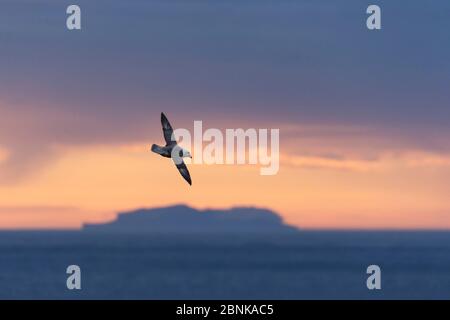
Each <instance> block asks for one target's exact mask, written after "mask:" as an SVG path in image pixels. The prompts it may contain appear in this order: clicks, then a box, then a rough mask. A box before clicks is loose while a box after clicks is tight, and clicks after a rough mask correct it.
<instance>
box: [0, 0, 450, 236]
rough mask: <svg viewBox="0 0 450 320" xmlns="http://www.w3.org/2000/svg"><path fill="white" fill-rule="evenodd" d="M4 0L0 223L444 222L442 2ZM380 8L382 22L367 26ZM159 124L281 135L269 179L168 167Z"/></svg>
mask: <svg viewBox="0 0 450 320" xmlns="http://www.w3.org/2000/svg"><path fill="white" fill-rule="evenodd" d="M73 3H75V2H73V1H70V2H69V1H56V0H55V1H50V0H42V1H35V0H14V1H12V0H3V1H2V10H1V11H0V229H30V228H79V227H80V226H81V225H82V224H83V223H87V222H102V221H109V220H111V219H113V218H114V216H115V214H116V213H117V212H119V211H124V210H129V209H134V208H140V207H155V206H165V205H172V204H178V203H186V204H188V205H191V206H194V207H196V208H216V207H217V208H227V207H231V206H241V205H244V206H261V207H266V208H270V209H273V210H275V211H276V212H278V213H279V214H280V215H282V217H283V219H284V220H285V221H286V222H287V223H291V224H294V225H296V226H298V227H300V228H319V229H323V228H345V229H380V228H381V229H386V228H387V229H442V228H444V229H448V228H450V202H449V201H448V199H449V198H450V139H449V138H450V93H449V88H450V59H449V58H448V57H450V42H449V41H448V40H449V30H450V20H449V19H448V13H449V12H450V3H449V2H448V1H444V0H437V1H433V3H431V4H430V3H429V2H426V1H417V0H414V1H372V2H369V1H360V0H350V1H345V2H343V1H342V2H341V1H339V2H338V1H331V0H330V1H320V2H319V1H306V0H295V1H294V0H292V1H290V0H281V1H280V0H277V1H268V0H258V1H256V0H239V1H238V0H227V1H211V0H189V1H186V0H159V1H153V0H150V1H143V0H136V1H133V2H129V1H118V0H110V1H106V0H105V1H102V0H98V1H76V4H78V5H79V6H80V7H81V17H82V18H81V19H82V22H81V24H82V30H80V31H69V30H67V29H66V18H67V14H66V12H65V11H66V8H67V6H68V5H70V4H73ZM370 4H378V5H379V6H380V7H381V10H382V29H381V30H377V31H369V30H368V29H367V28H366V18H367V16H368V15H367V14H366V8H367V6H368V5H370ZM161 112H164V113H165V114H166V115H167V116H168V118H169V119H170V121H171V122H172V125H173V126H174V127H182V128H187V129H192V128H193V122H194V120H202V121H203V126H204V127H205V128H220V129H225V128H245V129H246V128H256V129H257V128H279V129H280V170H279V172H278V174H277V175H274V176H261V175H259V166H254V165H239V166H237V165H234V166H232V165H205V164H203V165H200V164H192V165H189V170H190V172H191V176H192V179H193V186H192V187H189V186H188V185H187V184H186V182H185V181H183V180H182V179H181V177H180V176H179V174H178V172H177V171H176V169H174V167H173V164H172V163H170V161H169V160H167V159H164V158H162V157H159V156H157V155H155V154H153V153H151V152H150V151H149V148H150V145H151V144H152V143H159V144H163V138H162V132H161V127H160V113H161Z"/></svg>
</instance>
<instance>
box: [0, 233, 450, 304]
mask: <svg viewBox="0 0 450 320" xmlns="http://www.w3.org/2000/svg"><path fill="white" fill-rule="evenodd" d="M72 264H76V265H79V266H80V268H81V286H82V289H81V290H80V291H70V290H68V289H67V287H66V279H67V277H68V275H67V274H66V268H67V266H68V265H72ZM371 264H376V265H379V266H380V267H381V271H382V279H381V282H382V289H381V290H379V291H369V290H368V289H367V287H366V279H367V277H368V275H367V274H366V268H367V266H369V265H371ZM0 298H1V299H381V298H386V299H448V298H450V233H448V232H318V231H317V232H312V231H308V232H302V233H301V235H299V236H278V237H275V236H274V237H264V238H245V237H230V238H228V237H219V238H217V237H214V236H207V237H195V236H178V237H167V236H166V237H164V236H159V237H156V236H139V235H134V236H126V235H120V236H118V235H93V234H91V235H88V234H84V233H81V232H79V233H78V232H67V233H49V232H47V233H29V232H27V233H25V232H23V233H5V232H4V233H0Z"/></svg>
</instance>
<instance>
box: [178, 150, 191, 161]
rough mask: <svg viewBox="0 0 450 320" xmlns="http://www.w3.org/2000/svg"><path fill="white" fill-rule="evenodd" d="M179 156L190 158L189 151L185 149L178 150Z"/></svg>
mask: <svg viewBox="0 0 450 320" xmlns="http://www.w3.org/2000/svg"><path fill="white" fill-rule="evenodd" d="M180 157H182V158H191V159H192V156H191V153H190V152H189V151H187V150H186V149H181V150H180Z"/></svg>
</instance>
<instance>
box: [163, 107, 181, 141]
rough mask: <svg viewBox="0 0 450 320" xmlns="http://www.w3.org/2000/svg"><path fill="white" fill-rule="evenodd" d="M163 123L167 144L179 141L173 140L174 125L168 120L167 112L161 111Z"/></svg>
mask: <svg viewBox="0 0 450 320" xmlns="http://www.w3.org/2000/svg"><path fill="white" fill-rule="evenodd" d="M161 124H162V128H163V133H164V140H166V146H170V145H174V144H176V143H177V142H176V141H175V140H172V135H173V129H172V126H171V125H170V122H169V120H167V117H166V116H165V114H164V113H162V112H161Z"/></svg>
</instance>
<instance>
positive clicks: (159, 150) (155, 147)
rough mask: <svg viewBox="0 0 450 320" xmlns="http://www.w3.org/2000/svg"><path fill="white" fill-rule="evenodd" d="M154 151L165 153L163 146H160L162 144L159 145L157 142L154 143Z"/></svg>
mask: <svg viewBox="0 0 450 320" xmlns="http://www.w3.org/2000/svg"><path fill="white" fill-rule="evenodd" d="M152 151H153V152H154V153H157V154H163V153H164V150H163V148H162V147H160V146H158V145H156V144H153V145H152Z"/></svg>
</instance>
